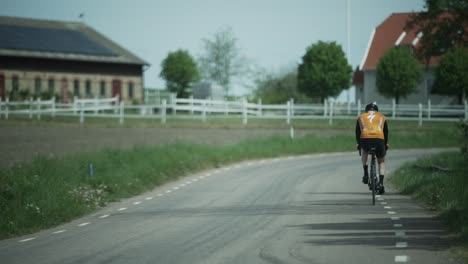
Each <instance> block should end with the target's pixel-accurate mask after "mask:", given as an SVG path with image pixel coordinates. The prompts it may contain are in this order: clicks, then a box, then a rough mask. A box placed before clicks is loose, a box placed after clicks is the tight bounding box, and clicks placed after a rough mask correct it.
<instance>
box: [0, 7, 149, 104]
mask: <svg viewBox="0 0 468 264" xmlns="http://www.w3.org/2000/svg"><path fill="white" fill-rule="evenodd" d="M146 67H149V64H148V63H147V62H145V61H144V60H142V59H140V58H139V57H138V56H136V55H134V54H132V53H131V52H130V51H128V50H126V49H125V48H123V47H121V46H120V45H118V44H117V43H115V42H113V41H112V40H110V39H109V38H107V37H105V36H104V35H102V34H101V33H99V32H97V31H96V30H94V29H93V28H91V27H89V26H87V25H86V24H84V23H81V22H66V21H51V20H40V19H30V18H18V17H5V16H0V98H1V99H2V100H5V99H6V98H9V99H10V101H12V100H21V99H26V98H29V97H34V98H38V97H41V98H43V99H47V98H51V97H52V96H55V98H56V100H57V101H61V102H64V103H67V102H70V101H71V100H72V99H73V98H74V97H78V98H95V97H99V98H104V97H114V96H117V95H118V96H119V98H120V100H122V101H124V102H126V103H141V102H143V85H144V82H143V81H144V79H143V72H144V70H145V69H146Z"/></svg>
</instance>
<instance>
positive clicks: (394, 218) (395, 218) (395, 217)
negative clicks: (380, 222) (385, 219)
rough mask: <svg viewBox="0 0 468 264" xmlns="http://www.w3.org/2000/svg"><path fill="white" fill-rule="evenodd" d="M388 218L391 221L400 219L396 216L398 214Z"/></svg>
mask: <svg viewBox="0 0 468 264" xmlns="http://www.w3.org/2000/svg"><path fill="white" fill-rule="evenodd" d="M390 219H392V220H393V221H398V220H400V217H398V216H392V217H390Z"/></svg>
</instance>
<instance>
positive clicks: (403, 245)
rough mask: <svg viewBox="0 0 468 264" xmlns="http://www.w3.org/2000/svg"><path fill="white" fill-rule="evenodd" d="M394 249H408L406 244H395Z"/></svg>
mask: <svg viewBox="0 0 468 264" xmlns="http://www.w3.org/2000/svg"><path fill="white" fill-rule="evenodd" d="M395 247H397V248H407V247H408V242H397V243H396V244H395Z"/></svg>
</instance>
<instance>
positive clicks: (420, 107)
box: [419, 103, 422, 126]
mask: <svg viewBox="0 0 468 264" xmlns="http://www.w3.org/2000/svg"><path fill="white" fill-rule="evenodd" d="M419 126H422V104H421V103H419Z"/></svg>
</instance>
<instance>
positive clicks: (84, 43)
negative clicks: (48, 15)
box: [0, 25, 118, 56]
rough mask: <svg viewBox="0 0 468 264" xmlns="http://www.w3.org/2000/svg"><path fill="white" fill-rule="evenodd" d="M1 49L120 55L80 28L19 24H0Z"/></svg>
mask: <svg viewBox="0 0 468 264" xmlns="http://www.w3.org/2000/svg"><path fill="white" fill-rule="evenodd" d="M0 49H15V50H30V51H47V52H63V53H77V54H87V55H99V56H117V55H118V54H117V53H115V52H113V51H112V50H111V49H109V48H107V47H105V46H104V45H102V44H100V43H98V42H96V41H94V40H92V39H91V38H89V37H88V36H86V35H85V34H84V33H82V32H80V31H78V30H73V29H53V28H37V27H29V26H17V25H0Z"/></svg>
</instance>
